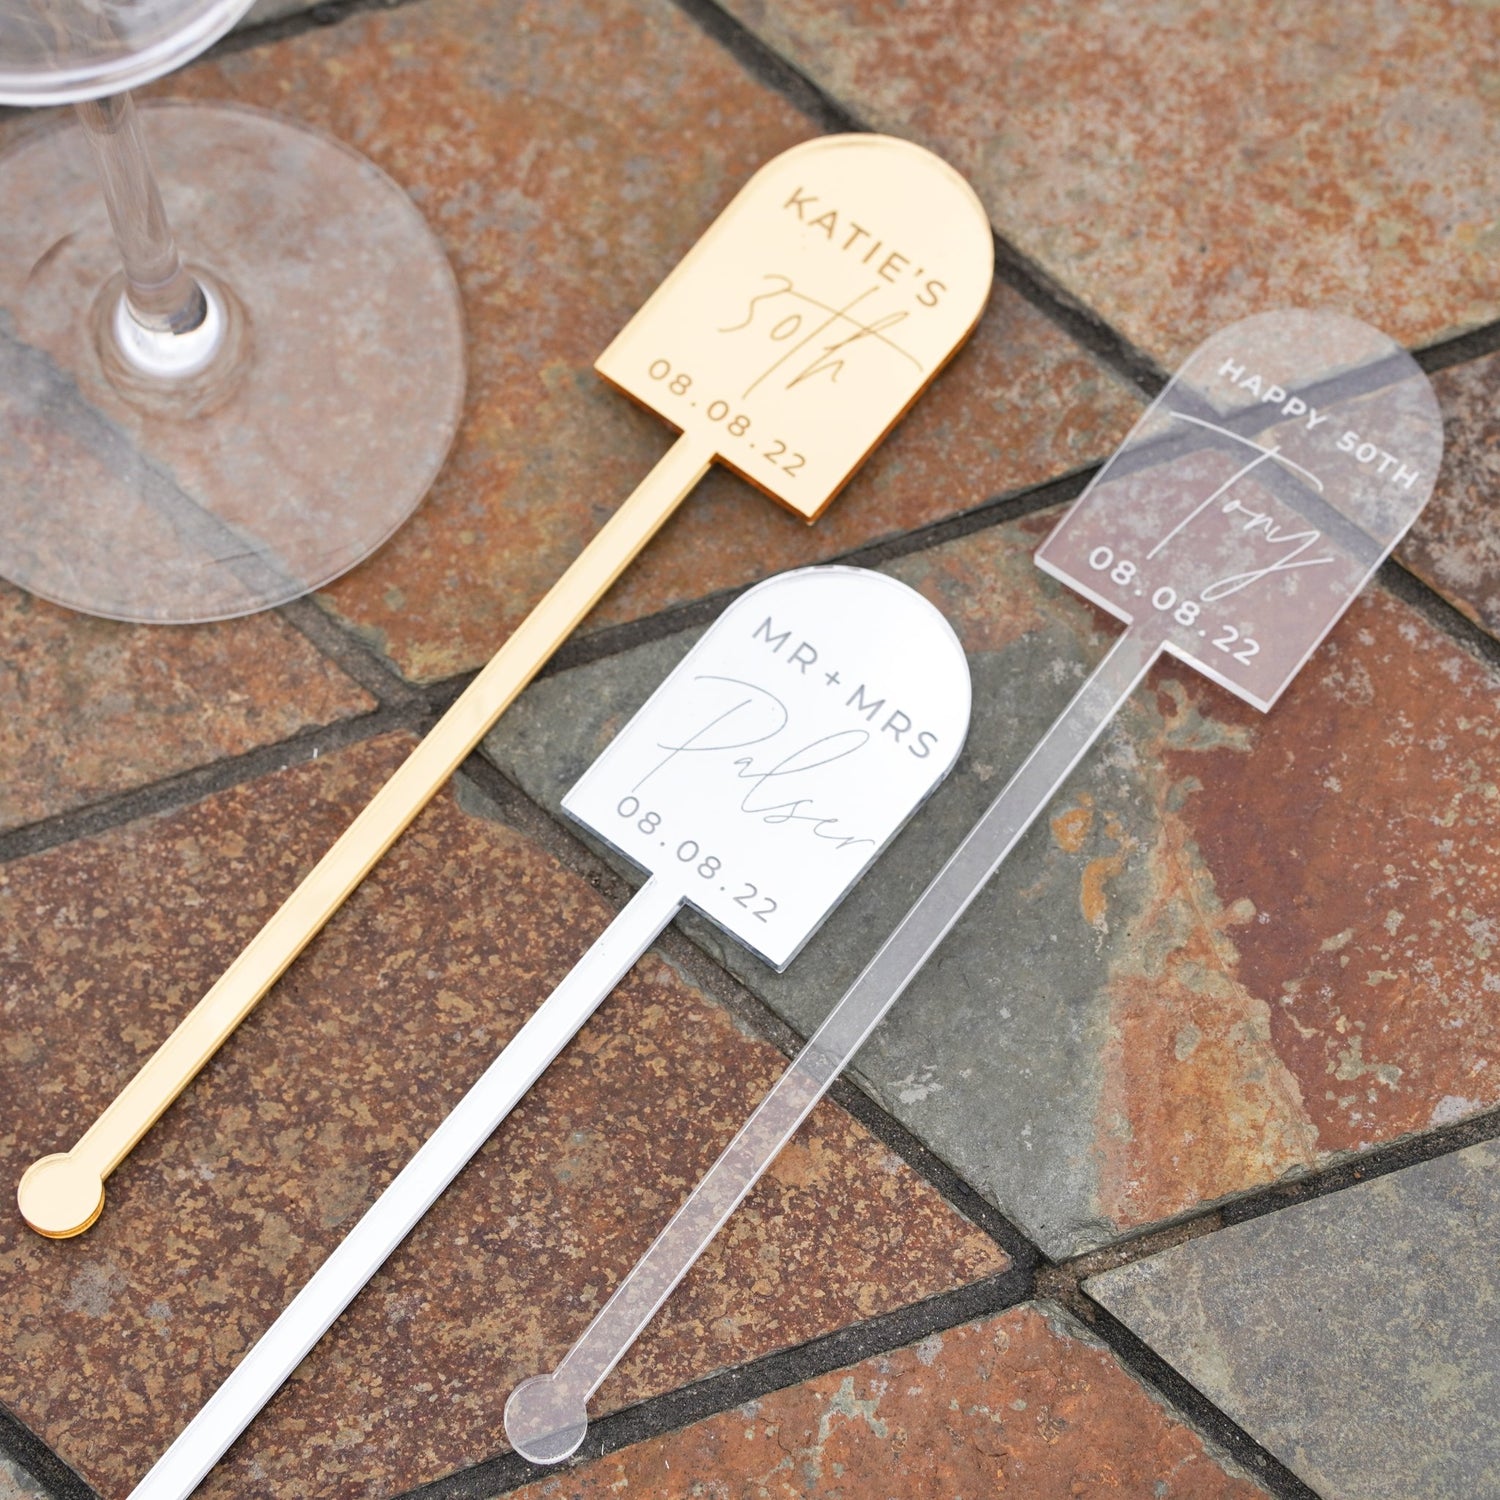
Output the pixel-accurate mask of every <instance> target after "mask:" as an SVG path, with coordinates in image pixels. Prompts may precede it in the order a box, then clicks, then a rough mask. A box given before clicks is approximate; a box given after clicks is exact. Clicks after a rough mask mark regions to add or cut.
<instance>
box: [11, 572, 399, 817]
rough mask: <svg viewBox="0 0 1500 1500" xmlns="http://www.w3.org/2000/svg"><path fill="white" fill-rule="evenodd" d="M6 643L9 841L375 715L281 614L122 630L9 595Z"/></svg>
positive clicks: (14, 592)
mask: <svg viewBox="0 0 1500 1500" xmlns="http://www.w3.org/2000/svg"><path fill="white" fill-rule="evenodd" d="M0 641H3V642H4V650H3V652H0V764H3V765H4V766H5V774H4V776H3V777H0V829H5V828H14V827H16V826H18V825H20V824H24V823H32V822H35V821H36V820H37V819H39V818H45V817H48V816H50V815H52V814H54V813H60V812H65V811H67V810H68V809H70V808H75V807H80V806H86V805H87V804H88V803H90V802H94V801H97V800H98V799H99V798H100V797H104V796H108V795H109V794H110V793H113V792H122V791H128V790H130V789H132V788H134V787H139V786H145V785H149V784H150V783H151V782H154V781H159V780H161V779H162V778H164V777H167V776H171V775H174V774H176V773H177V772H180V771H186V770H190V769H192V768H194V767H196V766H202V765H208V764H211V763H212V762H214V761H216V760H220V759H223V758H224V757H225V756H230V755H239V754H242V753H244V752H245V751H247V750H252V749H255V748H256V747H257V746H260V745H267V744H276V743H277V742H279V741H281V740H284V739H288V738H290V737H291V736H292V735H294V734H296V733H297V732H298V731H299V730H304V729H308V728H311V727H314V726H316V725H319V724H327V723H330V722H332V721H334V720H336V719H342V718H348V717H350V716H352V715H354V714H359V713H364V712H366V711H367V710H369V709H371V708H373V707H374V706H375V705H374V700H373V699H372V698H370V697H369V695H368V694H367V693H365V692H364V690H363V689H361V688H360V687H358V686H357V685H356V684H355V683H353V682H351V681H350V680H349V679H348V678H347V677H346V676H344V674H343V673H342V672H340V671H339V670H338V668H337V667H335V666H334V665H333V664H332V663H331V662H329V661H327V660H326V659H325V658H323V657H322V656H320V655H319V654H318V652H317V651H316V650H314V649H313V647H312V646H311V645H310V644H309V643H308V641H307V640H306V638H305V637H304V636H302V635H301V634H299V633H298V632H297V631H296V630H294V629H293V628H292V627H291V626H290V625H288V624H286V623H285V622H284V621H282V620H279V619H277V618H276V617H275V616H274V615H261V616H258V617H254V618H251V619H248V620H235V621H230V622H227V623H225V624H222V625H200V626H194V627H191V628H173V629H163V628H161V627H151V626H139V625H120V624H116V623H115V622H114V621H112V620H94V619H89V618H87V617H85V616H83V615H77V614H74V613H73V612H72V611H71V610H65V609H59V608H58V607H57V606H55V605H52V604H47V603H44V602H43V601H42V600H40V599H35V598H33V597H32V596H31V595H29V594H23V593H21V592H20V591H19V590H17V589H15V588H12V587H11V586H10V585H9V584H5V583H0Z"/></svg>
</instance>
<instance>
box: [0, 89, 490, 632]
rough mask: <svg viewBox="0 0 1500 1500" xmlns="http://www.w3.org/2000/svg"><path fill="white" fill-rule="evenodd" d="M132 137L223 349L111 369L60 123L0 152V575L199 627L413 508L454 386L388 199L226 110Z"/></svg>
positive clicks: (421, 272) (99, 225) (269, 126)
mask: <svg viewBox="0 0 1500 1500" xmlns="http://www.w3.org/2000/svg"><path fill="white" fill-rule="evenodd" d="M145 126H146V132H147V137H148V141H149V144H150V147H151V151H152V155H153V158H154V161H155V164H156V167H157V170H158V173H159V175H160V178H161V184H162V193H163V197H164V199H165V202H166V208H167V213H168V215H169V217H170V219H171V220H172V224H173V227H174V229H175V231H176V234H177V238H178V242H179V244H180V246H181V248H182V252H183V256H184V259H185V260H186V261H187V262H188V264H189V266H190V267H201V268H203V269H204V270H206V271H207V272H208V273H209V274H210V275H211V276H212V277H214V278H216V280H217V283H218V284H219V285H220V286H221V287H222V288H223V289H224V295H225V300H226V302H227V303H228V305H229V308H230V312H231V315H232V318H233V320H234V322H233V335H234V336H233V337H232V338H230V339H229V340H228V342H227V355H226V358H227V360H228V361H229V364H228V366H227V367H224V368H221V367H214V368H211V369H209V370H208V371H204V372H198V373H196V374H195V375H193V376H192V377H190V378H189V379H187V380H184V381H182V382H180V383H179V384H177V385H176V386H175V387H156V388H151V387H150V386H148V385H142V384H141V383H140V382H134V383H133V382H132V381H131V380H129V379H128V378H126V379H122V378H121V376H122V369H121V361H120V360H119V358H118V356H115V357H113V358H108V357H106V358H101V354H100V348H99V345H100V338H101V334H102V333H103V332H104V326H103V324H104V322H107V321H108V319H107V316H104V315H101V313H100V312H99V309H100V308H101V307H102V308H104V309H105V314H107V313H108V312H109V311H110V309H111V308H112V306H113V302H114V296H113V289H112V287H110V283H111V282H112V281H115V280H116V278H117V275H118V269H119V265H118V259H117V256H116V253H115V250H114V245H113V241H112V239H111V237H110V234H109V226H108V221H107V219H106V217H105V211H104V204H103V200H102V197H101V196H100V193H99V190H98V187H97V185H96V182H95V180H94V175H93V167H92V163H91V160H90V157H89V153H88V148H87V145H86V143H85V141H84V140H83V138H82V134H81V132H79V131H78V130H77V129H76V128H73V127H62V128H55V129H47V130H43V131H39V132H37V133H34V134H31V135H29V136H27V137H26V138H25V139H23V140H22V141H21V143H20V144H19V145H17V146H16V147H14V148H13V149H12V150H11V151H9V152H7V153H6V154H5V156H4V157H3V158H0V199H3V201H5V202H8V203H11V204H14V205H16V206H17V208H18V210H24V211H18V212H17V213H15V214H14V215H12V216H9V217H8V219H7V221H6V222H4V223H0V577H5V578H8V579H10V580H11V581H12V582H15V583H18V584H20V585H22V586H23V587H24V588H27V589H29V590H30V591H31V592H33V593H36V594H39V595H41V596H43V597H44V598H48V599H52V600H54V601H56V602H58V603H60V604H66V605H69V606H71V607H72V608H75V609H81V610H85V611H87V612H89V613H92V614H101V615H107V616H111V617H113V618H116V619H125V620H143V621H155V622H163V623H165V622H185V621H195V620H212V619H223V618H227V617H230V616H234V615H241V614H248V613H250V612H251V611H253V610H257V609H263V608H266V607H268V606H270V605H274V604H279V603H283V602H285V601H286V600H288V599H293V598H296V597H297V596H298V595H300V594H304V593H306V592H308V591H309V590H311V589H314V588H318V587H320V586H321V585H323V584H325V583H328V582H330V581H331V580H332V579H334V578H337V577H338V576H339V575H340V574H342V573H344V572H346V571H347V570H348V569H350V568H352V567H353V566H354V565H355V564H356V563H358V562H360V561H361V560H362V559H363V558H365V557H367V556H368V555H369V554H370V553H371V552H373V551H374V550H375V548H377V547H378V546H380V544H381V543H382V542H384V541H385V540H386V538H387V537H389V536H390V534H391V533H392V532H393V531H394V530H395V529H396V528H397V527H398V526H399V525H400V524H401V523H402V522H403V521H404V520H405V519H406V518H407V516H408V515H410V514H411V512H412V510H413V509H414V508H415V507H416V505H417V504H418V503H419V502H420V500H421V499H422V497H423V495H424V494H425V493H426V491H427V489H428V487H429V486H430V485H431V484H432V481H433V479H434V478H435V477H436V475H437V472H438V470H439V468H440V467H441V466H442V463H443V460H444V458H445V457H446V456H447V452H448V448H449V446H450V444H451V443H452V440H453V435H454V432H455V431H456V429H457V425H458V418H459V412H460V409H461V405H462V400H463V389H464V352H463V324H462V316H461V312H460V307H459V301H458V289H457V286H456V285H455V283H454V279H453V273H452V271H451V270H450V268H449V266H448V262H447V259H446V258H445V256H444V254H443V251H442V249H441V247H440V246H439V245H438V243H437V241H436V239H435V238H434V237H433V234H432V232H431V230H430V229H428V227H427V225H426V223H425V222H424V220H423V219H422V217H421V215H420V214H419V213H418V212H417V210H416V209H415V208H414V207H413V205H412V203H411V201H410V200H409V199H408V198H407V197H406V195H405V194H404V193H403V192H402V191H401V189H400V188H398V187H397V186H396V185H395V184H394V183H392V182H391V181H390V179H389V178H387V177H386V176H385V175H384V174H383V173H382V172H381V171H380V170H379V169H378V168H377V167H375V166H374V165H372V164H371V163H370V162H368V161H366V160H365V159H364V158H363V157H361V156H359V155H357V154H356V153H355V152H353V151H351V150H349V149H348V148H347V147H345V146H343V145H340V144H339V143H338V142H336V141H333V140H330V139H329V138H328V137H326V136H323V135H321V134H318V133H317V132H314V131H311V130H308V129H306V128H304V127H302V126H300V125H295V124H292V123H290V122H288V121H285V120H280V119H278V118H276V117H274V116H270V115H266V114H263V113H260V112H258V111H254V110H248V109H243V108H240V107H232V106H218V105H213V106H198V105H185V104H166V105H160V106H156V107H151V108H148V109H147V110H146V111H145ZM106 304H109V306H108V307H106ZM101 319H103V321H101ZM108 353H109V351H108V349H107V348H106V354H107V355H108ZM125 373H127V374H128V372H125Z"/></svg>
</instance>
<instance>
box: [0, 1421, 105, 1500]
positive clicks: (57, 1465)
mask: <svg viewBox="0 0 1500 1500" xmlns="http://www.w3.org/2000/svg"><path fill="white" fill-rule="evenodd" d="M0 1455H3V1456H4V1457H6V1458H8V1459H10V1461H11V1462H12V1463H14V1464H15V1465H16V1467H17V1468H19V1469H21V1470H22V1471H23V1472H24V1473H25V1474H26V1476H27V1478H29V1479H30V1480H32V1482H33V1483H35V1484H39V1485H41V1487H42V1489H43V1491H44V1493H45V1494H46V1495H47V1496H48V1497H49V1500H99V1492H98V1491H97V1490H95V1489H94V1488H93V1487H92V1486H91V1485H90V1484H88V1483H87V1482H86V1481H85V1480H84V1479H83V1478H82V1476H81V1475H79V1474H78V1473H77V1472H76V1471H75V1470H74V1469H72V1468H71V1467H70V1466H69V1465H68V1464H66V1463H64V1462H63V1460H62V1459H60V1458H59V1457H58V1456H57V1454H55V1453H54V1452H53V1451H52V1449H51V1448H49V1447H48V1446H47V1444H46V1443H44V1442H43V1441H42V1440H41V1438H39V1437H37V1435H36V1434H35V1433H34V1432H32V1430H31V1429H30V1428H29V1427H27V1426H26V1424H25V1423H24V1422H22V1421H21V1419H20V1418H19V1417H17V1416H15V1415H14V1414H13V1413H12V1412H11V1411H10V1410H9V1409H8V1408H7V1407H5V1406H0Z"/></svg>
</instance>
